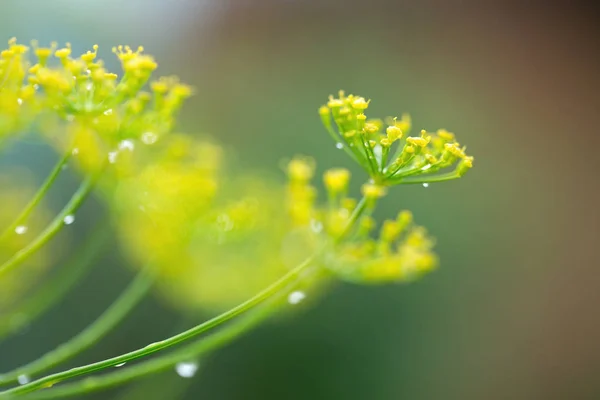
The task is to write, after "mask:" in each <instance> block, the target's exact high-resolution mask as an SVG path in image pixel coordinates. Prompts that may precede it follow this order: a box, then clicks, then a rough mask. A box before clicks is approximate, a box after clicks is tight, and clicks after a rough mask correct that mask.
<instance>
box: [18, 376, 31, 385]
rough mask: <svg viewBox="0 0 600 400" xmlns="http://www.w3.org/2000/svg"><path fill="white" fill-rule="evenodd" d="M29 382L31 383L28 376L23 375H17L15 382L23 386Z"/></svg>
mask: <svg viewBox="0 0 600 400" xmlns="http://www.w3.org/2000/svg"><path fill="white" fill-rule="evenodd" d="M30 381H31V379H30V378H29V376H28V375H25V374H23V375H19V376H18V377H17V382H19V385H25V384H27V383H29V382H30Z"/></svg>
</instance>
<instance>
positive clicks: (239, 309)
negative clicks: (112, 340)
mask: <svg viewBox="0 0 600 400" xmlns="http://www.w3.org/2000/svg"><path fill="white" fill-rule="evenodd" d="M365 204H366V200H365V199H364V198H363V199H362V200H361V201H360V202H359V203H358V205H357V206H356V208H355V209H354V212H353V213H352V215H351V216H350V219H349V222H348V225H347V226H346V231H347V230H348V229H349V228H351V227H352V226H353V225H354V223H355V222H356V220H357V219H358V218H359V217H360V215H361V214H362V212H363V210H364V209H365ZM323 250H324V249H321V250H319V251H317V252H316V253H315V254H313V255H312V256H311V257H309V258H308V259H306V260H305V261H304V262H302V263H301V264H300V265H298V266H297V267H295V268H294V269H292V270H290V271H289V272H288V273H287V274H285V275H284V276H283V277H281V278H280V279H278V280H277V281H275V282H274V283H272V284H271V285H269V286H268V287H266V288H265V289H263V290H262V291H260V292H259V293H257V294H256V295H254V296H253V297H251V298H250V299H248V300H246V301H244V302H242V303H240V304H238V305H237V306H235V307H233V308H231V309H229V310H228V311H225V312H224V313H222V314H220V315H218V316H216V317H214V318H212V319H209V320H208V321H206V322H204V323H202V324H200V325H197V326H195V327H193V328H191V329H188V330H187V331H184V332H181V333H179V334H177V335H174V336H171V337H169V338H167V339H165V340H162V341H160V342H155V343H151V344H149V345H148V346H146V347H143V348H141V349H138V350H134V351H131V352H129V353H125V354H122V355H120V356H116V357H112V358H108V359H105V360H102V361H98V362H95V363H92V364H88V365H84V366H81V367H76V368H72V369H69V370H67V371H63V372H58V373H56V374H52V375H48V376H46V377H44V378H41V379H38V380H35V381H33V382H30V383H28V384H25V385H22V386H19V387H16V388H13V389H11V390H8V391H6V392H2V393H1V394H0V397H3V396H11V395H14V394H21V393H29V392H32V391H35V390H38V389H41V388H44V387H48V386H52V385H55V384H56V383H58V382H61V381H64V380H66V379H70V378H74V377H76V376H80V375H85V374H89V373H91V372H94V371H99V370H102V369H105V368H109V367H113V366H115V365H118V364H122V363H125V362H128V361H132V360H135V359H137V358H141V357H145V356H148V355H150V354H153V353H156V352H158V351H160V350H164V349H167V348H169V347H172V346H175V345H177V344H179V343H181V342H184V341H186V340H189V339H192V338H194V337H196V336H199V335H201V334H202V333H204V332H206V331H208V330H210V329H212V328H215V327H217V326H219V325H221V324H222V323H224V322H226V321H228V320H230V319H232V318H234V317H236V316H238V315H240V314H243V313H244V312H246V311H248V310H251V309H252V308H254V307H256V306H257V305H259V304H261V303H262V302H264V301H265V300H267V299H268V298H270V297H272V296H273V295H275V294H277V293H278V292H279V291H280V290H281V289H283V288H284V287H286V286H287V285H289V284H290V283H292V282H293V281H295V280H296V279H297V278H298V277H300V276H301V275H302V274H303V273H305V272H306V270H307V269H308V267H309V266H310V265H311V264H312V263H313V262H314V261H315V259H316V258H317V257H318V256H320V254H321V253H322V252H323Z"/></svg>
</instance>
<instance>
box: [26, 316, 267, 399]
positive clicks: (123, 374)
mask: <svg viewBox="0 0 600 400" xmlns="http://www.w3.org/2000/svg"><path fill="white" fill-rule="evenodd" d="M274 308H275V307H274V306H272V305H265V306H263V307H261V308H257V309H255V310H253V311H252V312H250V313H248V314H247V315H246V316H244V317H243V318H241V319H239V320H237V321H235V322H233V323H232V324H231V325H229V326H226V327H224V328H223V329H221V330H220V331H218V332H216V333H215V334H213V335H211V336H209V337H207V338H206V339H202V340H199V341H197V342H195V343H192V344H189V345H187V346H185V347H183V348H182V349H180V350H178V351H176V352H173V353H170V354H166V355H164V356H161V357H158V358H156V359H153V360H148V361H145V362H143V363H141V364H138V365H134V366H131V367H124V368H123V369H122V370H119V371H115V372H111V373H109V374H106V375H103V376H99V377H89V378H86V379H84V380H82V381H80V382H75V383H71V384H68V385H64V386H60V387H57V388H55V389H49V390H41V391H37V392H33V393H29V394H26V395H25V396H20V397H19V398H22V399H24V400H49V399H57V398H64V397H69V396H76V395H81V394H83V393H89V392H93V391H99V390H103V389H108V388H111V387H115V386H118V385H121V384H123V383H126V382H129V381H131V380H134V379H136V378H139V377H142V376H146V375H149V374H154V373H157V372H160V371H164V370H167V369H171V368H173V366H175V365H176V364H177V363H180V362H185V361H189V360H190V359H194V358H196V357H199V356H202V355H204V354H206V353H209V352H211V351H214V350H217V349H219V348H220V347H223V346H225V345H226V344H228V343H230V342H231V341H233V340H234V339H236V338H238V337H239V336H241V335H242V334H244V333H246V332H247V331H248V330H249V329H252V328H254V327H256V326H257V325H258V324H259V323H260V322H262V321H263V320H265V319H266V318H267V317H268V316H269V315H271V314H272V312H273V310H274Z"/></svg>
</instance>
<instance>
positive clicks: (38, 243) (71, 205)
mask: <svg viewBox="0 0 600 400" xmlns="http://www.w3.org/2000/svg"><path fill="white" fill-rule="evenodd" d="M97 177H98V176H96V175H94V176H90V177H88V178H87V179H86V180H85V181H84V182H83V183H82V184H81V186H79V189H77V192H75V194H74V195H73V197H71V200H69V202H68V203H67V205H66V206H65V207H64V208H63V209H62V210H61V211H60V212H59V213H58V215H57V216H56V217H55V218H54V219H53V220H52V222H50V224H49V225H48V226H47V227H46V229H44V230H43V231H42V232H41V233H40V234H39V235H38V236H37V237H36V238H35V239H34V240H33V241H32V242H31V243H29V244H28V245H27V246H26V247H24V248H22V249H21V250H19V251H18V252H16V253H15V254H14V255H13V256H12V257H11V258H10V259H8V260H7V261H5V262H4V263H3V264H2V265H0V277H1V276H2V275H3V274H5V273H7V272H9V271H11V270H12V269H14V268H15V267H17V266H18V265H19V264H20V263H21V262H23V261H25V260H26V259H27V258H29V256H31V255H32V254H33V253H35V252H36V251H37V250H39V249H40V248H41V247H42V246H44V245H45V244H46V243H47V242H48V241H50V239H52V238H53V237H54V236H55V235H56V234H57V233H58V232H59V231H60V230H61V229H62V227H63V225H64V219H65V217H66V216H67V215H71V214H73V213H75V211H77V209H78V208H79V207H80V206H81V204H82V203H83V201H84V200H85V198H86V197H87V195H88V194H89V193H90V191H91V190H92V188H93V186H94V183H95V182H96V178H97Z"/></svg>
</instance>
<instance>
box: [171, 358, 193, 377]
mask: <svg viewBox="0 0 600 400" xmlns="http://www.w3.org/2000/svg"><path fill="white" fill-rule="evenodd" d="M175 371H176V372H177V375H179V376H180V377H182V378H192V377H193V376H194V375H196V372H197V371H198V363H197V362H194V361H186V362H180V363H177V365H175Z"/></svg>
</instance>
